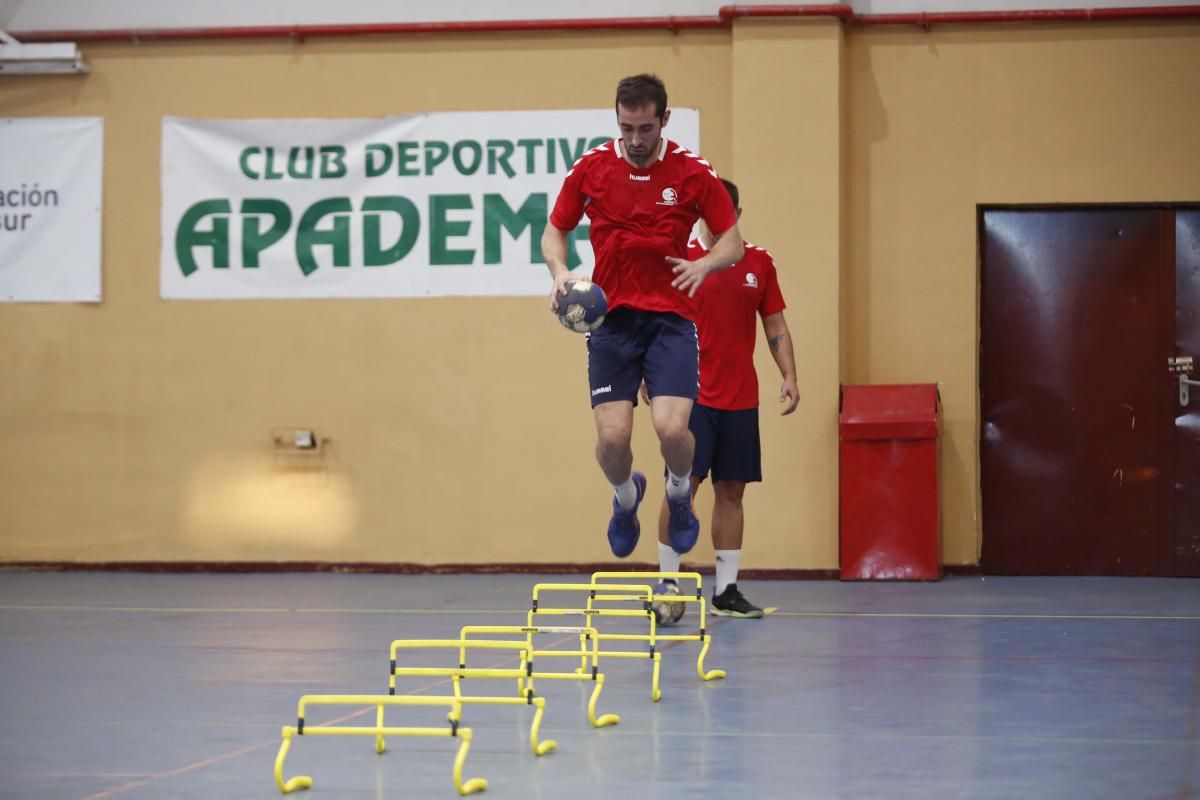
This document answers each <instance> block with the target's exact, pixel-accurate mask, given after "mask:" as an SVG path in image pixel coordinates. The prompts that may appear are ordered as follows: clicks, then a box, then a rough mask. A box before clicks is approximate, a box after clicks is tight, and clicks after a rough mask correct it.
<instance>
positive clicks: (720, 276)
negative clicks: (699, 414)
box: [688, 242, 787, 411]
mask: <svg viewBox="0 0 1200 800" xmlns="http://www.w3.org/2000/svg"><path fill="white" fill-rule="evenodd" d="M704 252H705V250H704V248H703V247H701V246H700V244H699V243H697V242H692V243H691V244H689V245H688V258H689V259H691V260H695V259H697V258H699V257H700V256H702V255H703V254H704ZM786 307H787V306H786V304H785V303H784V302H783V294H782V293H780V291H779V281H778V279H777V277H776V274H775V262H774V261H773V260H772V259H771V254H770V253H768V252H767V251H766V250H764V249H763V248H761V247H756V246H754V245H752V244H750V243H749V242H746V255H745V256H744V257H743V258H742V260H741V261H739V262H738V263H736V264H734V265H733V266H732V267H730V268H729V269H726V270H722V271H721V272H717V273H714V274H712V275H709V276H708V277H707V278H705V279H704V283H702V284H700V288H699V289H698V290H697V291H696V327H697V328H698V329H699V331H700V397H699V398H698V399H697V400H696V402H698V403H700V404H702V405H706V406H708V407H709V408H719V409H722V410H724V411H737V410H741V409H746V408H758V374H757V373H756V372H755V371H754V340H755V336H756V331H757V329H758V325H757V323H758V320H757V319H756V317H762V318H764V319H766V318H767V317H769V316H771V315H772V314H778V313H779V312H780V311H783V309H785V308H786Z"/></svg>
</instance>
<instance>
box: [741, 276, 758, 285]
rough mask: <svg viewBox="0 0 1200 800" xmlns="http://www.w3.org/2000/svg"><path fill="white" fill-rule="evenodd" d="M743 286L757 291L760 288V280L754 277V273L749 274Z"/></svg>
mask: <svg viewBox="0 0 1200 800" xmlns="http://www.w3.org/2000/svg"><path fill="white" fill-rule="evenodd" d="M742 285H743V286H749V287H750V288H751V289H757V288H758V278H756V277H754V273H753V272H747V273H746V282H745V283H743V284H742Z"/></svg>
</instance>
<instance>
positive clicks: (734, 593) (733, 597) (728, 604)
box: [712, 583, 763, 619]
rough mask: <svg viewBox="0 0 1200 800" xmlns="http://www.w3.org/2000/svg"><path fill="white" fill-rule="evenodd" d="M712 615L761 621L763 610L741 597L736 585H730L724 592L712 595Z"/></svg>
mask: <svg viewBox="0 0 1200 800" xmlns="http://www.w3.org/2000/svg"><path fill="white" fill-rule="evenodd" d="M712 613H714V614H716V615H717V616H718V617H741V618H742V619H762V615H763V610H762V609H761V608H759V607H758V606H756V605H754V604H753V603H751V602H750V601H749V600H747V599H746V598H745V597H743V596H742V593H741V592H739V591H738V588H737V584H736V583H731V584H729V585H728V586H726V587H725V591H723V592H721V593H720V594H716V593H714V594H713V599H712Z"/></svg>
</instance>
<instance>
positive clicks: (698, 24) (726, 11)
mask: <svg viewBox="0 0 1200 800" xmlns="http://www.w3.org/2000/svg"><path fill="white" fill-rule="evenodd" d="M747 17H755V18H789V17H832V18H835V19H840V20H842V21H843V22H846V23H847V24H850V25H917V26H921V27H925V28H928V27H930V26H932V25H945V24H982V23H987V24H992V23H1016V22H1099V21H1105V20H1109V21H1114V20H1165V19H1185V18H1200V5H1198V4H1193V5H1183V6H1128V7H1122V8H1063V9H1052V10H1041V11H943V12H914V13H907V14H855V13H854V9H853V8H852V7H851V6H850V5H849V4H847V3H826V4H819V5H814V4H799V5H728V6H722V7H721V8H720V10H719V12H718V14H717V16H714V17H609V18H597V19H516V20H475V21H460V22H397V23H369V24H360V25H255V26H242V27H219V28H134V29H96V30H57V31H12V32H11V35H12V36H13V37H14V38H15V39H17V41H21V42H29V43H36V42H60V41H73V42H160V41H179V40H205V39H264V38H290V39H295V40H299V41H302V40H304V39H308V38H313V37H323V36H343V37H344V36H397V35H406V34H445V33H525V32H544V31H568V32H569V31H602V30H669V31H679V30H693V29H711V28H728V27H730V26H731V25H732V24H733V21H734V20H735V19H739V18H747Z"/></svg>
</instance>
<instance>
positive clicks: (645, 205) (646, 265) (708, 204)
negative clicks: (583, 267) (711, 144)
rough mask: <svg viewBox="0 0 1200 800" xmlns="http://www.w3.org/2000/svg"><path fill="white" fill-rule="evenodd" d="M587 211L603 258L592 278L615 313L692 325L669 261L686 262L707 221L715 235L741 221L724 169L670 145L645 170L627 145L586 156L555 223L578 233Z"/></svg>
mask: <svg viewBox="0 0 1200 800" xmlns="http://www.w3.org/2000/svg"><path fill="white" fill-rule="evenodd" d="M585 211H586V212H587V215H588V219H590V220H591V225H592V227H591V239H592V249H593V250H595V252H596V268H595V269H594V270H593V271H592V280H593V281H594V282H595V283H597V284H599V285H600V288H602V289H603V290H604V293H605V294H606V295H608V307H609V309H610V310H611V309H615V308H620V307H621V306H629V307H631V308H640V309H644V310H646V311H673V312H675V313H676V314H679V315H680V316H682V317H685V318H687V319H692V318H693V316H694V313H695V312H694V310H693V304H692V301H691V299H690V298H688V296H687V293H686V292H681V291H680V290H678V289H675V288H673V287H672V286H671V281H673V280H674V279H675V274H674V273H673V272H671V265H670V263H668V262H667V260H666V256H676V257H678V258H683V257H685V254H686V253H687V241H688V236H689V235H690V234H691V231H692V226H693V225H695V224H696V220H697V219H699V218H701V217H702V218H703V219H704V221H705V222H706V223H707V224H708V227H709V230H711V231H713V232H714V233H723V232H724V231H727V230H729V229H730V228H731V227H733V225H734V223H736V222H737V216H736V214H735V213H734V210H733V203H732V202H731V201H730V199H729V193H728V192H726V191H725V187H724V186H723V185H722V184H721V181H720V180H719V179H718V178H717V172H716V170H714V169H713V168H712V166H711V165H710V164H709V163H708V162H707V161H705V160H704V159H703V158H701V157H700V156H698V155H696V154H695V153H692V152H690V151H688V150H686V149H685V148H683V147H680V146H679V145H678V144H676V143H675V142H671V141H668V140H666V139H663V140H662V141H661V144H660V146H659V151H658V158H657V159H655V160H654V161H651V162H650V164H649V165H648V166H647V167H646V168H645V169H638V168H637V167H634V166H632V165H631V164H630V163H629V162H628V161H626V160H625V159H624V158H622V157H621V152H620V140H619V139H614V140H613V141H611V142H607V143H605V144H602V145H599V146H597V147H594V148H592V149H591V150H588V151H587V152H586V153H584V154H583V156H582V157H580V159H579V160H578V161H576V162H575V166H573V167H572V168H571V171H570V172H568V173H567V177H566V180H564V181H563V187H562V190H561V191H560V192H559V193H558V200H557V201H556V202H555V203H554V211H553V212H552V213H551V214H550V224H551V225H553V226H554V227H556V228H558V229H559V230H563V231H569V230H572V229H574V227H575V226H576V225H578V224H579V220H580V218H581V217H582V216H583V213H584V212H585Z"/></svg>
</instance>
